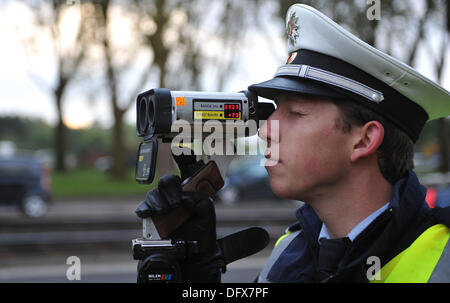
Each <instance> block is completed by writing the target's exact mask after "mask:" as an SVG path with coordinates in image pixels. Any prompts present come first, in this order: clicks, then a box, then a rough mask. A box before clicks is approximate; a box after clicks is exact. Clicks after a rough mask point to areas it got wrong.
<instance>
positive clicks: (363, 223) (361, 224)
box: [317, 202, 389, 242]
mask: <svg viewBox="0 0 450 303" xmlns="http://www.w3.org/2000/svg"><path fill="white" fill-rule="evenodd" d="M388 207H389V202H388V203H386V204H384V205H383V206H381V207H380V208H379V209H377V210H376V211H374V212H373V213H371V214H370V215H369V216H368V217H367V218H365V219H364V220H362V221H361V222H359V223H358V224H357V225H356V226H355V227H353V229H352V230H351V231H350V232H349V233H348V234H347V237H348V238H349V239H350V241H352V242H353V240H354V239H355V238H356V237H357V236H358V235H359V234H360V233H361V232H362V231H363V230H364V229H365V228H366V227H367V226H369V224H370V223H372V221H373V220H375V219H376V218H377V217H378V216H379V215H381V214H382V213H383V212H384V211H385V210H386V209H387V208H388ZM322 238H326V239H331V236H330V234H329V233H328V230H327V227H326V226H325V224H323V223H322V228H321V230H320V234H319V237H318V239H317V240H318V241H320V239H322Z"/></svg>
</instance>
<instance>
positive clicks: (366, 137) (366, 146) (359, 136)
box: [351, 121, 384, 162]
mask: <svg viewBox="0 0 450 303" xmlns="http://www.w3.org/2000/svg"><path fill="white" fill-rule="evenodd" d="M354 135H355V144H354V145H353V150H352V154H351V161H352V162H355V161H357V160H358V159H361V158H363V157H367V156H370V155H372V154H374V153H375V152H376V151H377V149H378V147H380V145H381V143H382V142H383V138H384V127H383V125H381V123H380V122H378V121H369V122H367V123H366V124H364V126H363V127H361V128H359V129H358V130H356V131H355V134H354Z"/></svg>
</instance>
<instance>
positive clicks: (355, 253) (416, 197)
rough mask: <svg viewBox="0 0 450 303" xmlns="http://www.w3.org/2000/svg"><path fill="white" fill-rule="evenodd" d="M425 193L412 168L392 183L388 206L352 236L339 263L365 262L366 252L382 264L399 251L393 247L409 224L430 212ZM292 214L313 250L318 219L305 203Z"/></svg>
mask: <svg viewBox="0 0 450 303" xmlns="http://www.w3.org/2000/svg"><path fill="white" fill-rule="evenodd" d="M425 195H426V188H425V187H424V186H422V185H421V184H420V183H419V180H418V179H417V176H416V174H415V173H414V172H413V171H410V172H409V173H408V175H407V176H405V177H404V178H402V179H400V180H399V181H398V182H396V183H395V184H394V187H393V191H392V196H391V199H390V204H389V207H388V209H387V210H386V211H385V212H384V213H383V214H382V215H380V216H379V217H378V218H377V219H375V220H374V221H373V222H372V223H371V224H370V225H369V226H368V227H367V228H366V229H365V230H364V231H363V232H362V233H361V234H360V235H359V236H357V237H356V239H355V240H354V242H353V243H352V245H351V249H350V250H349V254H348V255H347V257H346V258H345V260H343V264H342V266H343V267H345V268H348V267H352V266H355V265H356V264H361V262H362V261H364V263H365V259H366V258H367V256H370V255H377V256H380V257H381V259H382V263H383V264H385V263H387V262H388V261H389V260H390V258H392V257H393V256H395V254H397V253H399V252H400V251H401V250H402V249H401V247H399V248H398V249H393V248H395V247H398V242H399V241H400V239H401V238H402V237H403V236H404V234H405V233H407V232H408V230H409V229H411V226H415V225H417V222H419V221H420V220H422V219H423V218H424V217H425V216H427V215H428V214H429V213H430V209H429V208H428V205H427V204H426V202H425ZM296 217H297V219H298V222H299V224H300V226H301V228H302V231H303V234H304V235H305V240H306V241H307V243H308V246H309V247H310V249H312V250H313V251H315V252H317V249H318V243H317V237H318V236H319V233H320V229H321V226H322V221H321V220H320V218H319V217H318V215H317V214H316V212H315V211H314V209H313V208H312V207H311V206H309V205H308V204H305V205H304V206H302V207H301V208H299V209H298V210H297V211H296Z"/></svg>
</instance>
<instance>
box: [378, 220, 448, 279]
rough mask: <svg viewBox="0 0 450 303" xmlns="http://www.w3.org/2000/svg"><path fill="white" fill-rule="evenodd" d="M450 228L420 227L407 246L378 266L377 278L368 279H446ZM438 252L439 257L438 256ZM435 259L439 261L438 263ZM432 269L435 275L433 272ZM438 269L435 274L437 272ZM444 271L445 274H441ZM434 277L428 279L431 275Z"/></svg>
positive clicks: (438, 226)
mask: <svg viewBox="0 0 450 303" xmlns="http://www.w3.org/2000/svg"><path fill="white" fill-rule="evenodd" d="M449 237H450V229H449V228H448V227H446V226H445V225H443V224H436V225H433V226H431V227H430V228H428V229H427V230H426V231H424V232H423V233H422V234H421V235H420V236H419V237H418V238H417V239H416V240H415V241H414V242H413V243H412V244H411V245H410V246H409V247H408V248H407V249H405V250H404V251H402V252H401V253H400V254H398V255H397V256H395V258H393V259H392V260H391V261H389V262H388V263H387V264H386V265H385V266H383V267H382V268H381V272H380V277H381V279H380V280H372V281H370V282H372V283H426V282H450V276H449V275H448V274H449V271H448V268H449V267H450V264H449V262H450V257H449V254H450V253H449V251H448V250H450V245H447V243H448V239H449ZM441 256H442V257H443V258H442V260H440V259H441ZM438 262H439V263H438ZM435 271H436V275H435V274H434V272H435ZM438 272H439V277H438V275H437V273H438ZM443 272H445V273H446V274H443ZM432 274H433V276H434V278H432V279H430V277H432Z"/></svg>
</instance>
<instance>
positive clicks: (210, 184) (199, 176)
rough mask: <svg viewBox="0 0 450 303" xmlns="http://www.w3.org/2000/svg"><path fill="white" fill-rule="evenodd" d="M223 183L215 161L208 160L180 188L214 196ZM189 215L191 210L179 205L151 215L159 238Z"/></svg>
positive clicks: (176, 226)
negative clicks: (169, 210)
mask: <svg viewBox="0 0 450 303" xmlns="http://www.w3.org/2000/svg"><path fill="white" fill-rule="evenodd" d="M223 185H224V181H223V179H222V176H221V175H220V171H219V169H218V167H217V164H216V162H214V161H209V162H208V163H207V164H206V165H205V166H204V167H203V168H201V169H200V170H199V171H197V172H196V173H195V174H194V175H192V176H191V177H190V178H188V179H187V180H186V183H184V184H183V185H182V188H183V191H190V192H200V193H203V194H205V195H208V196H214V195H215V194H216V192H217V191H218V190H219V189H221V188H222V186H223ZM191 216H192V212H190V211H189V210H187V209H185V208H183V207H179V208H176V209H174V210H173V211H171V212H169V213H167V214H165V215H158V216H153V217H152V219H153V223H154V224H155V227H156V229H157V230H158V233H159V235H160V237H161V239H167V238H168V237H169V236H170V234H171V233H172V232H174V231H175V230H176V229H177V228H179V227H180V226H181V225H183V223H184V222H186V221H187V220H188V219H189V218H190V217H191Z"/></svg>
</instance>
